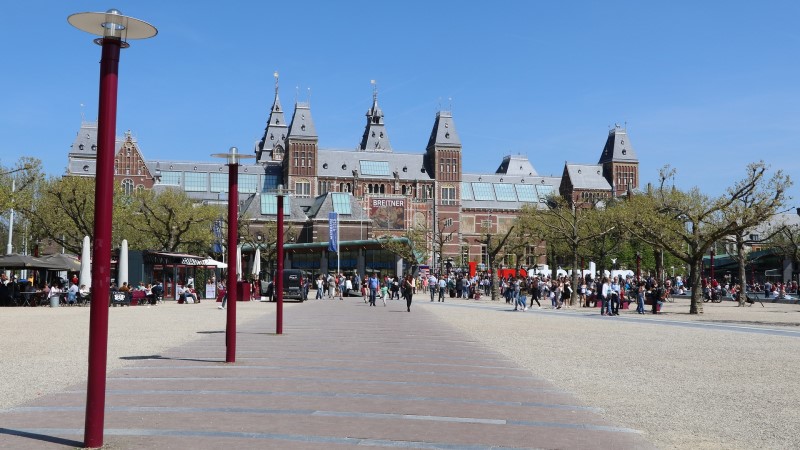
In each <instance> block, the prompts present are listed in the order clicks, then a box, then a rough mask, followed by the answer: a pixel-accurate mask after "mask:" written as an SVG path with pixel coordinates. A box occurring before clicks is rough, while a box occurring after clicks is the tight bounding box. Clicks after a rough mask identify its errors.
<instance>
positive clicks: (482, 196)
mask: <svg viewBox="0 0 800 450" xmlns="http://www.w3.org/2000/svg"><path fill="white" fill-rule="evenodd" d="M472 192H474V193H475V200H494V189H492V184H491V183H472Z"/></svg>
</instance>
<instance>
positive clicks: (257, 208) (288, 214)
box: [239, 192, 308, 222]
mask: <svg viewBox="0 0 800 450" xmlns="http://www.w3.org/2000/svg"><path fill="white" fill-rule="evenodd" d="M263 197H274V194H268V193H261V192H258V193H255V194H251V195H250V196H249V197H247V198H246V199H245V200H243V201H242V202H241V204H240V208H239V213H240V214H241V215H245V214H246V215H247V216H248V217H250V218H251V219H262V220H264V219H266V220H269V219H275V218H276V215H277V214H276V213H270V212H265V211H264V208H263V204H264V202H265V200H267V199H265V198H263ZM272 200H273V201H274V198H273V199H272ZM283 205H284V212H283V214H284V219H285V220H286V221H289V222H305V221H307V220H308V216H306V214H305V213H304V212H303V208H302V207H301V206H300V205H299V204H298V202H296V201H295V198H294V197H285V198H284V203H283ZM272 206H273V207H274V204H273V205H272Z"/></svg>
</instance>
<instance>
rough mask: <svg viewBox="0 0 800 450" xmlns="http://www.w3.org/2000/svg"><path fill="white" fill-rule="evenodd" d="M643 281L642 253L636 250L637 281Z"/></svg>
mask: <svg viewBox="0 0 800 450" xmlns="http://www.w3.org/2000/svg"><path fill="white" fill-rule="evenodd" d="M640 281H642V254H641V253H639V252H636V282H637V283H638V282H640Z"/></svg>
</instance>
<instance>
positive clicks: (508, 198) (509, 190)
mask: <svg viewBox="0 0 800 450" xmlns="http://www.w3.org/2000/svg"><path fill="white" fill-rule="evenodd" d="M494 193H495V194H496V195H497V200H498V201H501V202H515V201H517V193H516V192H514V185H513V184H498V183H495V185H494Z"/></svg>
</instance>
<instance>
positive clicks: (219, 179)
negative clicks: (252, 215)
mask: <svg viewBox="0 0 800 450" xmlns="http://www.w3.org/2000/svg"><path fill="white" fill-rule="evenodd" d="M211 192H228V174H227V173H212V174H211Z"/></svg>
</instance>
